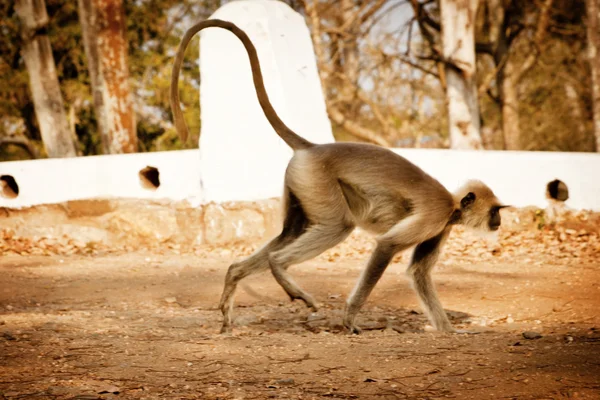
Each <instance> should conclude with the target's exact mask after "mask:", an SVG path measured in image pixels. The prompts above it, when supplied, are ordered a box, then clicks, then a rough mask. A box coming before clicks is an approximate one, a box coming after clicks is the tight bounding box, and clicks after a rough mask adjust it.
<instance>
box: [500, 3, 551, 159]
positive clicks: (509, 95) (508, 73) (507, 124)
mask: <svg viewBox="0 0 600 400" xmlns="http://www.w3.org/2000/svg"><path fill="white" fill-rule="evenodd" d="M552 3H553V0H543V3H542V5H541V7H540V11H539V16H538V21H537V26H536V29H535V32H534V35H533V42H534V44H535V45H532V46H531V49H530V51H529V55H528V56H527V57H526V58H525V60H523V59H519V60H515V57H514V56H513V53H514V51H515V50H514V46H513V45H514V44H515V43H516V40H519V39H518V38H513V39H512V40H510V41H509V38H508V37H507V31H508V23H507V21H506V19H507V18H509V15H507V14H506V9H505V7H506V3H505V2H503V1H500V0H489V1H488V7H489V10H490V16H489V21H488V23H489V24H490V42H491V43H492V44H493V46H494V50H493V57H494V62H495V63H496V68H497V70H498V73H497V75H496V85H497V87H498V92H499V98H500V104H501V108H502V133H503V139H504V148H505V149H506V150H521V147H522V143H521V129H520V119H519V99H518V88H519V84H520V82H521V79H522V78H523V76H524V75H525V74H526V73H527V72H528V71H529V70H530V69H531V68H533V66H534V65H535V63H536V61H537V58H538V54H539V51H538V49H539V48H540V47H541V45H542V43H543V41H544V38H545V35H546V31H547V28H548V24H549V22H550V11H551V8H552ZM529 40H530V39H529ZM511 50H512V51H511Z"/></svg>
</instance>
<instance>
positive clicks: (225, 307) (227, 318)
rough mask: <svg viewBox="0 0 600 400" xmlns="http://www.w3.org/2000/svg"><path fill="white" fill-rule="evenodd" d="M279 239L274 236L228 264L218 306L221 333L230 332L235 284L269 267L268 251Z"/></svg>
mask: <svg viewBox="0 0 600 400" xmlns="http://www.w3.org/2000/svg"><path fill="white" fill-rule="evenodd" d="M279 240H280V239H279V237H276V238H275V239H273V240H272V241H271V242H269V243H268V244H267V245H266V246H265V247H263V248H262V249H260V250H259V251H257V252H256V253H254V254H253V255H251V256H250V257H248V258H246V259H245V260H242V261H239V262H235V263H233V264H231V266H229V269H228V270H227V275H226V276H225V286H224V288H223V294H222V295H221V301H220V302H219V308H220V309H221V313H223V326H222V327H221V333H230V332H231V323H232V316H231V312H232V310H233V295H234V294H235V290H236V288H237V284H238V283H239V281H241V280H242V279H243V278H245V277H247V276H248V275H251V274H255V273H258V272H261V271H264V270H266V269H268V268H269V263H268V255H269V252H270V251H271V250H272V249H273V248H276V247H277V245H278V242H279Z"/></svg>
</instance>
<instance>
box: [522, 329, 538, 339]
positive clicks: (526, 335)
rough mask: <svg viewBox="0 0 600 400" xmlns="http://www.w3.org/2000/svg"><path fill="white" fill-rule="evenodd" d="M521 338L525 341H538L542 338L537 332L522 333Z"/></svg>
mask: <svg viewBox="0 0 600 400" xmlns="http://www.w3.org/2000/svg"><path fill="white" fill-rule="evenodd" d="M523 337H524V338H525V339H529V340H533V339H540V338H541V337H542V335H541V334H539V333H538V332H531V331H528V332H523Z"/></svg>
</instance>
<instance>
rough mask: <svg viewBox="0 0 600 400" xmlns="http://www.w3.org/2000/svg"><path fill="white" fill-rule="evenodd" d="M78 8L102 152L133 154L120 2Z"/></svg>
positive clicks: (95, 0) (85, 1) (96, 1)
mask: <svg viewBox="0 0 600 400" xmlns="http://www.w3.org/2000/svg"><path fill="white" fill-rule="evenodd" d="M78 4H79V20H80V21H81V27H82V33H83V43H84V47H85V54H86V58H87V63H88V70H89V77H90V81H91V84H92V85H91V91H92V93H93V95H92V98H93V101H94V110H95V114H96V121H97V126H98V131H99V133H100V137H101V139H102V148H103V152H104V154H111V153H113V154H114V153H133V152H136V151H137V136H136V126H135V112H134V110H133V98H132V95H131V92H130V88H129V71H128V64H127V50H128V47H127V42H126V32H125V29H126V27H125V13H124V10H123V4H122V0H78Z"/></svg>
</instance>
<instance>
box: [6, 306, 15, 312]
mask: <svg viewBox="0 0 600 400" xmlns="http://www.w3.org/2000/svg"><path fill="white" fill-rule="evenodd" d="M13 308H14V307H13V306H11V305H10V304H9V305H7V306H6V309H7V310H8V311H11V310H12V309H13Z"/></svg>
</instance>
